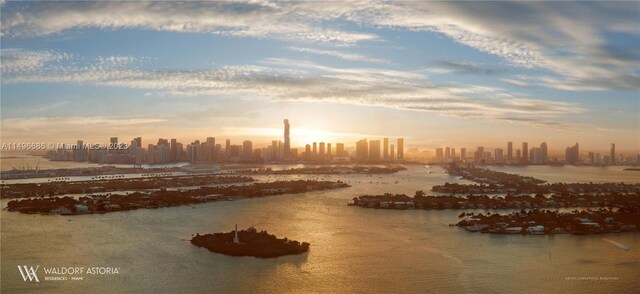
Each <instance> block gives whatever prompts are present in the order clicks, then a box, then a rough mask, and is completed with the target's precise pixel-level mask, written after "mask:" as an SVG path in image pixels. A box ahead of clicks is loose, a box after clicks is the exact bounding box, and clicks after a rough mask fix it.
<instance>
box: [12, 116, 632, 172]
mask: <svg viewBox="0 0 640 294" xmlns="http://www.w3.org/2000/svg"><path fill="white" fill-rule="evenodd" d="M294 129H295V128H294ZM280 139H282V140H280ZM280 139H276V140H271V142H270V144H267V145H259V144H256V145H254V142H253V141H252V140H247V139H245V140H243V141H242V143H241V144H233V143H235V142H233V143H232V140H231V139H228V138H227V139H225V144H224V148H223V145H222V143H221V142H220V141H219V142H220V143H218V144H216V138H215V137H207V138H206V140H203V141H200V140H199V139H196V140H193V141H191V143H188V144H183V143H181V142H179V141H178V140H177V139H175V138H172V139H163V138H158V140H157V143H156V144H153V143H148V142H147V143H148V144H147V145H145V144H144V143H143V141H142V137H135V138H133V139H132V140H131V143H130V144H127V143H126V142H125V141H119V138H118V137H110V138H109V143H108V145H106V144H105V143H96V142H86V141H84V140H77V142H76V144H69V143H62V144H60V143H58V144H47V145H46V147H47V148H41V147H43V145H42V144H36V145H35V146H37V148H34V149H30V150H33V151H37V152H43V151H46V154H45V157H47V158H48V159H50V160H54V161H89V162H97V163H100V164H105V163H107V164H116V163H127V164H142V163H145V164H163V163H171V162H189V163H222V162H256V163H258V162H325V163H326V162H337V163H347V162H356V163H385V162H407V161H409V162H424V163H434V164H445V163H475V164H498V165H503V164H508V165H547V164H552V165H553V164H572V165H579V164H589V165H618V164H622V165H625V164H638V162H640V153H634V152H630V153H628V152H624V151H620V150H618V151H616V147H615V146H616V145H615V143H611V144H610V148H609V152H608V154H606V153H604V154H601V153H600V152H598V151H597V150H587V151H584V150H583V153H581V152H580V148H579V143H575V144H574V145H572V146H568V147H566V148H565V150H564V157H561V156H560V155H561V154H559V153H561V152H554V151H553V150H552V149H549V146H548V144H547V142H541V143H540V145H539V146H536V145H535V144H534V145H532V147H531V148H529V142H521V146H522V147H521V148H520V149H518V148H516V149H514V148H513V142H512V141H509V142H506V150H505V149H503V148H494V149H493V150H491V147H487V148H485V146H477V147H475V150H473V147H472V148H470V149H469V150H470V152H469V153H467V147H458V148H459V149H458V151H459V153H456V147H455V146H454V147H451V146H446V147H438V148H435V150H430V149H426V150H425V149H424V148H423V149H422V150H420V149H419V148H415V147H413V148H406V147H405V145H404V138H401V137H397V138H395V144H394V141H390V140H389V139H390V138H387V137H385V138H382V140H380V139H375V138H374V139H371V138H363V139H359V140H358V141H356V142H355V144H354V145H353V146H350V144H349V145H347V148H345V143H344V142H324V141H319V142H318V141H313V142H308V143H307V144H305V145H304V146H300V147H295V146H294V147H292V146H291V144H290V141H291V124H290V123H289V119H286V118H285V119H283V132H282V137H281V138H280ZM152 142H153V141H152ZM30 146H32V145H30ZM107 146H108V147H107ZM145 146H146V148H145ZM332 146H334V147H335V149H332ZM22 147H23V146H22V145H19V146H18V147H16V145H11V144H6V143H3V146H2V149H3V150H5V151H7V150H12V149H14V150H18V151H19V150H29V149H21V148H22ZM32 147H33V146H32ZM299 150H300V151H299ZM405 150H406V151H407V153H408V157H407V158H405V156H404V154H405ZM432 151H433V152H432ZM514 151H515V152H514ZM457 154H459V156H458V155H457ZM584 155H586V156H584Z"/></svg>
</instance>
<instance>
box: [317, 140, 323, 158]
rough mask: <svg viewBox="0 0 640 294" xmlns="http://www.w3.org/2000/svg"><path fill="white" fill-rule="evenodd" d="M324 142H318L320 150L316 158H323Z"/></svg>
mask: <svg viewBox="0 0 640 294" xmlns="http://www.w3.org/2000/svg"><path fill="white" fill-rule="evenodd" d="M324 152H325V150H324V142H320V152H319V154H318V158H319V159H321V160H324Z"/></svg>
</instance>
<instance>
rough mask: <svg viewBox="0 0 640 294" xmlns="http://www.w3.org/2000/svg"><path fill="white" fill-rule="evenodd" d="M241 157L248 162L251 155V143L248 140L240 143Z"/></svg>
mask: <svg viewBox="0 0 640 294" xmlns="http://www.w3.org/2000/svg"><path fill="white" fill-rule="evenodd" d="M242 155H243V156H242V157H244V159H246V160H249V159H251V157H252V155H253V143H252V142H251V141H249V140H245V141H244V142H242Z"/></svg>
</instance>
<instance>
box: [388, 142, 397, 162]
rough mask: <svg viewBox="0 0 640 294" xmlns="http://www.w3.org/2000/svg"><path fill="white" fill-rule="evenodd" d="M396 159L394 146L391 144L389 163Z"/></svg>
mask: <svg viewBox="0 0 640 294" xmlns="http://www.w3.org/2000/svg"><path fill="white" fill-rule="evenodd" d="M395 157H396V146H395V145H393V144H391V146H390V147H389V161H393V160H395Z"/></svg>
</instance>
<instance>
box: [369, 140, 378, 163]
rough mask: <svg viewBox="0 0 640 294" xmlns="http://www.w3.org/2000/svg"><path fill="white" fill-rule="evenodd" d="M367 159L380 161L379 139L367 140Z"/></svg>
mask: <svg viewBox="0 0 640 294" xmlns="http://www.w3.org/2000/svg"><path fill="white" fill-rule="evenodd" d="M369 160H370V161H380V140H371V141H369Z"/></svg>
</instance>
